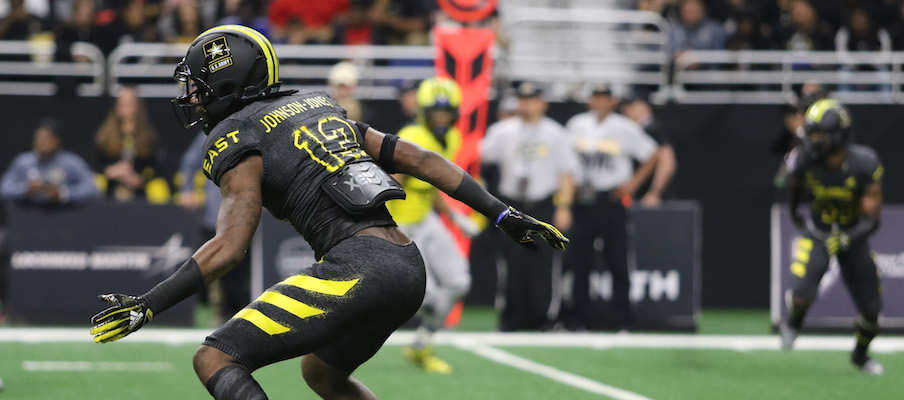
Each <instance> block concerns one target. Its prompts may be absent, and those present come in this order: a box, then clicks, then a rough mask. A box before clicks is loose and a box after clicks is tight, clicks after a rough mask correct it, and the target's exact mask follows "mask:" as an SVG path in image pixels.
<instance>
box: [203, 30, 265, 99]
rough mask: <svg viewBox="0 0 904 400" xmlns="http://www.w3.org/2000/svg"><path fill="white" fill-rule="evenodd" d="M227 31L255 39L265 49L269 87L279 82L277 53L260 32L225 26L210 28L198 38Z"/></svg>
mask: <svg viewBox="0 0 904 400" xmlns="http://www.w3.org/2000/svg"><path fill="white" fill-rule="evenodd" d="M226 30H232V31H238V32H241V33H244V34H245V35H246V36H248V37H250V38H251V39H254V41H255V42H257V44H258V45H259V46H260V47H261V49H263V51H264V58H265V59H266V60H267V72H268V79H267V85H268V86H269V85H272V84H274V83H276V82H277V81H278V80H279V60H278V59H277V58H276V51H274V50H273V44H271V43H270V41H269V40H267V37H266V36H264V35H262V34H261V33H260V32H258V31H256V30H254V29H251V28H248V27H245V26H241V25H223V26H217V27H214V28H210V29H208V30H206V31H204V33H202V34H200V35H198V37H201V36H204V35H206V34H208V33H217V32H222V31H226Z"/></svg>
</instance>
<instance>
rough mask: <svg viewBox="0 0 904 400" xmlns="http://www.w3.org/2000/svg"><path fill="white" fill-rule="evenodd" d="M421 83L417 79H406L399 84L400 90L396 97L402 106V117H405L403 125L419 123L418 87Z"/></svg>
mask: <svg viewBox="0 0 904 400" xmlns="http://www.w3.org/2000/svg"><path fill="white" fill-rule="evenodd" d="M419 84H420V82H418V81H415V80H406V81H404V82H401V83H400V84H399V86H398V90H399V92H398V94H397V95H396V98H397V99H398V100H399V106H401V108H402V117H403V118H404V119H405V123H404V124H403V125H402V126H408V125H413V124H415V123H417V88H418V85H419ZM397 130H398V129H397Z"/></svg>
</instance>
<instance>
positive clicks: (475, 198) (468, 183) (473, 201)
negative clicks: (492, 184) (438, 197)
mask: <svg viewBox="0 0 904 400" xmlns="http://www.w3.org/2000/svg"><path fill="white" fill-rule="evenodd" d="M450 196H452V198H454V199H456V200H458V201H461V202H462V203H465V204H467V205H469V206H470V207H471V208H473V209H474V210H476V211H477V212H479V213H481V214H483V215H485V216H486V217H487V218H489V219H491V220H492V221H494V222H495V223H497V224H498V223H499V221H498V219H499V216H500V215H502V213H503V212H505V211H506V210H508V206H507V205H506V204H505V203H503V202H502V201H500V200H499V199H497V198H496V197H494V196H493V195H491V194H490V193H489V192H487V191H486V190H485V189H484V188H483V187H481V186H480V184H479V183H477V181H475V180H474V178H472V177H471V175H468V174H467V173H464V176H463V177H462V179H461V184H460V185H458V189H455V192H453V193H451V194H450Z"/></svg>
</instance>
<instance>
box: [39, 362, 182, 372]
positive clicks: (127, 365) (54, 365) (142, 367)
mask: <svg viewBox="0 0 904 400" xmlns="http://www.w3.org/2000/svg"><path fill="white" fill-rule="evenodd" d="M22 369H23V370H25V371H29V372H58V371H67V372H72V371H86V372H95V371H104V372H116V371H142V372H149V371H169V370H171V369H173V363H171V362H166V361H160V362H126V361H22Z"/></svg>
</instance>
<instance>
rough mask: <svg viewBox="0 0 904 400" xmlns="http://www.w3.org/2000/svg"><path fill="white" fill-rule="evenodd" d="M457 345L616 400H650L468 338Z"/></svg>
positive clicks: (493, 359) (488, 357)
mask: <svg viewBox="0 0 904 400" xmlns="http://www.w3.org/2000/svg"><path fill="white" fill-rule="evenodd" d="M456 347H458V348H460V349H462V350H464V351H469V352H472V353H474V354H477V355H479V356H481V357H483V358H486V359H488V360H491V361H495V362H497V363H500V364H504V365H508V366H510V367H512V368H516V369H520V370H522V371H525V372H529V373H532V374H535V375H540V376H543V377H546V378H549V379H552V380H554V381H556V382H560V383H562V384H565V385H568V386H571V387H574V388H577V389H581V390H584V391H587V392H590V393H593V394H600V395H603V396H607V397H609V398H612V399H615V400H650V398H648V397H644V396H642V395H640V394H637V393H634V392H629V391H627V390H624V389H619V388H617V387H614V386H609V385H606V384H604V383H601V382H597V381H594V380H592V379H588V378H585V377H583V376H580V375H575V374H572V373H568V372H565V371H562V370H559V369H555V368H553V367H550V366H548V365H545V364H540V363H537V362H534V361H531V360H528V359H525V358H521V357H518V356H516V355H514V354H511V353H509V352H505V351H502V350H499V349H497V348H494V347H490V346H487V345H483V344H480V343H476V342H474V341H472V340H468V339H460V340H458V342H457V343H456Z"/></svg>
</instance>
